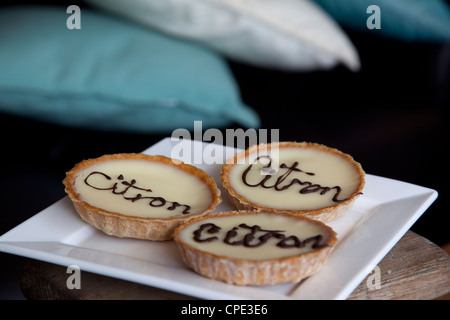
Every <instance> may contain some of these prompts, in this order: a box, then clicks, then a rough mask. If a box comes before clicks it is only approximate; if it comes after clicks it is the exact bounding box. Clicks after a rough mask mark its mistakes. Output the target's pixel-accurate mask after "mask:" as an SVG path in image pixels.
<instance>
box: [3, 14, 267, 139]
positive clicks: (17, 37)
mask: <svg viewBox="0 0 450 320" xmlns="http://www.w3.org/2000/svg"><path fill="white" fill-rule="evenodd" d="M69 17H70V15H69V14H67V13H66V7H17V8H8V9H3V10H1V11H0V43H1V50H0V111H3V112H10V113H13V114H16V115H25V116H28V117H34V118H38V119H41V120H45V121H50V122H54V123H58V124H62V125H71V126H82V127H88V128H93V129H107V130H110V129H111V130H120V131H135V132H159V133H163V132H164V133H165V132H170V131H172V130H173V129H175V128H180V127H183V128H191V127H193V122H194V120H202V121H203V127H223V126H226V125H229V124H231V123H239V124H240V125H242V126H245V127H257V126H259V118H258V116H257V114H256V113H255V112H254V111H253V110H251V109H250V108H248V107H247V106H245V105H244V104H242V103H241V101H240V97H239V91H238V87H237V85H236V83H235V80H234V78H233V75H232V73H231V71H230V70H229V68H228V65H227V64H226V62H225V61H224V59H223V58H222V57H221V56H219V55H217V54H216V53H214V52H212V51H210V50H209V49H206V48H203V47H201V46H199V45H195V44H191V43H188V42H185V41H182V40H180V39H175V38H171V37H167V36H165V35H162V34H160V33H156V32H153V31H151V30H148V29H146V28H143V27H140V26H137V25H135V24H133V23H128V22H125V21H123V20H120V19H115V18H113V17H111V16H109V15H104V14H101V13H96V12H93V11H89V10H88V9H85V8H83V9H82V10H81V29H80V30H76V29H74V30H69V29H68V28H67V26H66V20H67V19H68V18H69Z"/></svg>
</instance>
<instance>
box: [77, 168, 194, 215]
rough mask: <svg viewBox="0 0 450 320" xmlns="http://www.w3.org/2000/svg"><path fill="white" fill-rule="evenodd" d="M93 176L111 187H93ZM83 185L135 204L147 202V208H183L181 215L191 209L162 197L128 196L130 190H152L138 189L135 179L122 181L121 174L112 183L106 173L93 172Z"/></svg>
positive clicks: (140, 194) (138, 194)
mask: <svg viewBox="0 0 450 320" xmlns="http://www.w3.org/2000/svg"><path fill="white" fill-rule="evenodd" d="M93 176H100V177H102V180H103V178H104V179H106V180H107V181H111V183H113V184H112V185H110V184H109V186H107V187H104V186H103V187H100V186H99V185H98V184H97V185H95V184H93V182H91V180H92V179H91V177H93ZM97 182H98V181H97ZM84 183H85V184H87V185H88V186H89V187H91V188H94V189H96V190H104V191H111V193H113V194H115V195H119V196H122V197H123V198H124V199H125V200H128V201H131V202H136V201H139V200H149V203H148V204H149V206H151V207H154V208H159V207H163V206H165V205H169V206H168V207H167V208H166V209H167V210H170V211H172V210H175V209H176V208H178V207H181V208H183V207H184V209H183V211H182V212H183V214H188V213H190V212H189V210H190V209H191V207H190V206H188V205H186V204H180V203H178V202H176V201H169V200H166V199H164V198H162V197H151V196H143V195H142V193H137V194H135V195H132V196H129V193H128V191H130V190H140V191H143V192H147V193H148V192H153V191H152V189H148V188H141V187H138V186H137V185H136V180H135V179H132V180H131V181H126V180H124V177H123V175H121V174H120V175H119V176H118V177H117V181H112V178H111V177H110V176H108V175H107V174H106V173H103V172H100V171H93V172H91V173H90V174H89V175H88V176H87V177H86V179H84ZM99 184H100V183H99ZM122 187H123V188H122ZM127 193H128V194H127Z"/></svg>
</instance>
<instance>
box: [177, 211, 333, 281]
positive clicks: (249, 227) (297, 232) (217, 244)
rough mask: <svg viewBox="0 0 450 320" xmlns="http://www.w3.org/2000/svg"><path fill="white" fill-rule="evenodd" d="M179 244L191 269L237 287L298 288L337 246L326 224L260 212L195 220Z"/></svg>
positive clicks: (184, 230)
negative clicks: (289, 284)
mask: <svg viewBox="0 0 450 320" xmlns="http://www.w3.org/2000/svg"><path fill="white" fill-rule="evenodd" d="M174 240H175V242H176V243H177V247H178V248H179V251H180V253H181V257H182V260H183V262H184V263H185V264H186V265H187V266H188V267H189V268H191V269H192V270H194V271H195V272H197V273H198V274H200V275H202V276H205V277H208V278H210V279H214V280H220V281H224V282H227V283H230V284H236V285H272V284H278V283H285V282H298V281H300V280H301V279H304V278H306V277H308V276H310V275H312V274H314V273H316V272H317V271H318V270H320V268H321V267H322V265H323V264H324V263H325V262H326V261H327V259H328V256H329V254H330V252H331V251H332V249H333V247H334V245H335V243H336V241H337V240H336V234H335V232H334V231H333V230H332V229H331V228H330V227H328V226H326V225H325V224H324V223H322V222H319V221H315V220H311V219H308V218H305V217H302V216H293V215H290V214H282V213H266V212H255V211H244V212H243V211H240V212H239V211H234V212H225V213H218V214H213V215H208V216H203V217H199V218H195V219H192V220H190V221H188V222H187V223H185V224H182V225H180V226H179V227H178V228H177V229H176V230H175V232H174Z"/></svg>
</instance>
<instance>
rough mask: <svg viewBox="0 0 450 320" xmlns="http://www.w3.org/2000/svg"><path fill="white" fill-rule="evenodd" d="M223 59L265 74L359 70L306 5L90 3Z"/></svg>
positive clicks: (285, 1) (288, 1)
mask: <svg viewBox="0 0 450 320" xmlns="http://www.w3.org/2000/svg"><path fill="white" fill-rule="evenodd" d="M88 2H89V3H91V4H93V5H97V6H99V7H102V8H104V9H107V10H109V11H111V12H114V13H117V14H120V15H122V16H125V17H127V18H130V19H132V20H134V21H137V22H140V23H142V24H144V25H147V26H150V27H153V28H156V29H158V30H161V31H164V32H167V33H169V34H172V35H176V36H179V37H183V38H187V39H191V40H196V41H199V42H201V43H203V44H205V45H207V46H209V47H211V48H214V49H216V50H218V51H219V52H221V53H223V54H225V55H226V56H227V57H229V58H231V59H234V60H237V61H240V62H244V63H248V64H252V65H256V66H260V67H266V68H275V69H281V70H296V71H300V70H301V71H309V70H316V69H329V68H332V67H334V66H335V65H336V64H338V63H343V64H345V65H346V66H347V67H349V68H350V69H351V70H358V69H359V67H360V62H359V57H358V54H357V52H356V50H355V48H354V46H353V45H352V43H351V42H350V40H349V39H348V38H347V36H346V35H345V34H344V33H343V32H342V30H341V29H340V27H339V26H338V25H337V24H336V23H335V22H334V21H333V20H332V19H331V18H330V17H329V16H328V14H326V13H325V12H324V11H323V10H322V9H321V8H320V7H319V6H317V5H316V4H314V3H312V2H311V1H309V0H264V1H261V0H245V1H244V0H136V1H128V0H88Z"/></svg>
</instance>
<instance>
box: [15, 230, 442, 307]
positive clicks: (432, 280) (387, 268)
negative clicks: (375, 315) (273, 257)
mask: <svg viewBox="0 0 450 320" xmlns="http://www.w3.org/2000/svg"><path fill="white" fill-rule="evenodd" d="M66 271H67V267H64V266H59V265H55V264H50V263H47V262H43V261H37V260H29V261H28V262H27V263H25V266H24V269H23V274H22V278H21V288H22V291H23V293H24V295H25V297H27V298H28V299H38V300H41V299H51V300H54V299H71V300H72V299H83V300H117V299H120V300H128V299H131V300H170V299H177V300H180V299H195V298H193V297H189V296H186V295H182V294H178V293H175V292H170V291H166V290H161V289H158V288H153V287H149V286H145V285H141V284H137V283H133V282H128V281H124V280H119V279H115V278H109V277H106V276H102V275H98V274H93V273H89V272H85V271H81V288H80V289H72V290H70V289H68V288H67V284H66V282H67V279H68V277H69V276H70V274H68V273H66ZM449 292H450V257H449V255H448V254H447V253H446V252H445V251H444V250H442V249H441V248H439V247H438V246H436V245H435V244H434V243H432V242H430V241H428V240H427V239H425V238H423V237H421V236H419V235H417V234H415V233H414V232H412V231H408V232H407V233H406V234H405V235H404V236H403V238H402V239H401V240H400V241H399V242H398V243H397V244H396V245H395V246H394V247H393V248H392V250H391V251H390V252H389V253H388V254H387V255H386V256H385V257H384V259H383V260H382V261H380V263H379V264H378V266H377V268H374V270H373V271H372V273H370V274H369V275H368V276H367V277H366V279H364V281H362V282H361V284H360V285H359V286H358V287H357V288H356V289H355V290H354V292H353V293H352V294H351V295H350V296H349V299H350V300H387V299H389V300H412V299H420V300H427V299H436V298H439V297H442V296H444V295H446V294H448V293H449Z"/></svg>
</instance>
